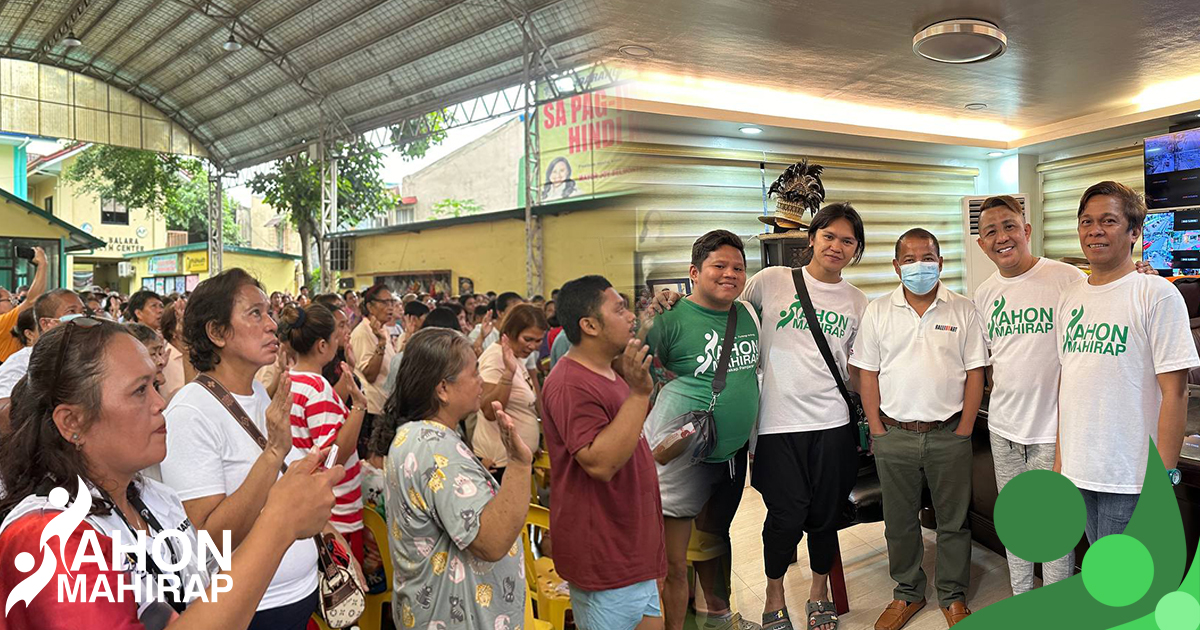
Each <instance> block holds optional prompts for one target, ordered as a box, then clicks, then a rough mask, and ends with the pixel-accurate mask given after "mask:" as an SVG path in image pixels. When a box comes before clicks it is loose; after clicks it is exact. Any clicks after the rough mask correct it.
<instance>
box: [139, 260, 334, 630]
mask: <svg viewBox="0 0 1200 630" xmlns="http://www.w3.org/2000/svg"><path fill="white" fill-rule="evenodd" d="M276 328H277V327H276V324H275V320H273V319H271V316H270V313H269V303H268V301H267V294H266V293H263V290H262V286H261V285H260V284H259V283H258V281H257V280H255V279H254V277H252V276H251V275H250V274H248V273H246V272H245V271H244V270H242V269H236V268H235V269H230V270H227V271H224V272H222V273H220V274H218V275H216V276H214V277H212V278H209V279H208V280H205V281H204V282H201V283H200V284H199V286H197V287H196V290H195V292H194V293H193V294H192V297H191V299H190V300H189V301H188V306H187V311H186V312H185V314H184V319H183V336H184V340H185V341H186V343H187V347H188V352H189V354H190V356H191V360H192V365H193V366H194V367H195V368H196V369H197V370H198V371H199V372H200V373H199V374H198V375H197V376H196V379H195V380H193V381H192V382H190V383H188V384H187V385H184V386H183V388H182V389H180V390H179V392H178V393H176V394H175V397H174V398H172V399H171V404H170V406H169V407H167V410H166V418H167V426H168V427H169V428H170V431H168V432H167V447H168V448H167V458H166V460H164V461H163V463H162V476H163V481H164V482H165V483H166V484H167V485H168V486H170V487H171V488H173V489H174V490H175V491H176V492H178V493H179V498H180V499H182V500H183V505H184V508H186V509H187V515H188V517H189V518H190V519H191V521H192V523H193V524H194V525H195V526H196V527H197V528H198V529H203V530H206V531H208V532H210V533H215V534H219V533H220V532H222V531H224V530H229V531H230V532H231V536H232V539H233V544H234V546H235V547H237V546H239V545H241V544H242V542H243V541H244V540H245V538H246V535H247V533H248V532H249V530H250V528H251V527H252V526H253V525H254V523H255V521H256V518H257V516H258V514H259V513H260V511H261V510H262V506H263V504H264V503H265V502H266V500H267V495H268V493H269V492H270V490H271V486H272V485H274V484H275V482H276V480H277V479H278V478H279V469H280V466H282V465H283V464H285V463H287V464H291V463H292V462H294V461H297V460H299V459H302V458H303V457H304V453H303V452H302V451H300V450H298V449H295V448H293V446H292V431H291V383H290V381H289V379H288V377H287V376H286V375H284V376H283V378H282V379H281V382H280V384H279V386H278V387H277V388H276V390H275V395H274V397H272V396H269V395H268V394H267V390H266V388H265V387H263V385H262V384H261V383H259V382H257V381H256V380H255V379H254V374H255V373H256V372H257V371H258V370H259V368H261V367H263V366H266V365H270V364H272V363H274V362H275V359H276V356H277V355H278V354H279V351H280V344H279V339H277V338H276V336H275V332H276ZM343 474H344V473H343ZM325 531H327V532H328V533H330V534H331V535H333V534H334V532H333V529H332V528H331V527H328V526H327V527H326V530H325ZM317 603H318V601H317V546H316V545H315V544H314V543H313V541H311V540H300V541H296V542H295V544H293V545H292V546H291V548H290V549H289V550H288V552H287V555H285V556H284V560H283V562H282V563H281V564H280V565H279V569H278V570H277V571H276V572H275V577H274V579H273V580H272V581H271V586H270V588H268V589H267V593H266V595H265V596H264V597H263V599H262V601H261V602H260V603H259V605H258V613H257V614H256V615H255V617H254V621H253V622H252V623H251V625H250V628H252V629H254V630H267V629H270V630H302V629H303V628H304V627H305V626H306V625H307V623H308V618H309V616H311V615H312V613H313V611H315V610H316V608H317Z"/></svg>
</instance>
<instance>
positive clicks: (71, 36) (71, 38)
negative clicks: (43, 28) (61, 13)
mask: <svg viewBox="0 0 1200 630" xmlns="http://www.w3.org/2000/svg"><path fill="white" fill-rule="evenodd" d="M62 45H63V46H66V47H67V48H78V47H80V46H82V45H83V42H81V41H79V38H78V37H75V31H70V32H69V33H67V36H66V37H64V38H63V40H62Z"/></svg>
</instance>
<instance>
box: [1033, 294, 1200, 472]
mask: <svg viewBox="0 0 1200 630" xmlns="http://www.w3.org/2000/svg"><path fill="white" fill-rule="evenodd" d="M1054 328H1055V330H1056V331H1057V337H1058V352H1059V357H1060V359H1061V361H1062V385H1061V386H1060V388H1059V431H1060V437H1061V440H1062V441H1061V449H1062V473H1063V475H1065V476H1066V477H1067V478H1068V479H1070V480H1071V481H1072V482H1074V483H1075V485H1076V486H1078V487H1080V488H1083V489H1085V490H1093V491H1096V492H1111V493H1116V494H1138V493H1140V492H1141V491H1142V481H1143V479H1144V478H1145V476H1146V456H1147V453H1148V449H1149V448H1150V445H1149V440H1148V438H1151V437H1152V438H1154V439H1155V440H1157V439H1158V412H1159V408H1160V406H1161V404H1162V391H1161V390H1160V389H1159V387H1158V380H1157V375H1158V374H1165V373H1167V372H1174V371H1177V370H1185V369H1190V368H1194V367H1196V366H1200V357H1198V356H1197V354H1196V346H1195V344H1194V342H1193V341H1192V335H1191V329H1190V326H1189V323H1188V314H1187V305H1186V304H1185V303H1184V301H1183V295H1182V294H1181V293H1180V292H1179V290H1178V289H1176V288H1175V287H1174V286H1173V285H1172V284H1171V283H1170V282H1168V281H1167V280H1166V279H1164V278H1160V277H1159V276H1153V275H1147V274H1141V273H1137V272H1130V273H1128V274H1126V275H1125V276H1124V277H1122V278H1121V279H1119V280H1116V281H1114V282H1110V283H1108V284H1104V285H1100V286H1093V285H1091V284H1088V282H1087V281H1082V282H1079V283H1076V284H1073V285H1071V286H1070V287H1068V288H1067V290H1066V291H1064V292H1063V295H1062V299H1061V300H1060V301H1059V303H1058V308H1057V310H1056V311H1055V315H1054Z"/></svg>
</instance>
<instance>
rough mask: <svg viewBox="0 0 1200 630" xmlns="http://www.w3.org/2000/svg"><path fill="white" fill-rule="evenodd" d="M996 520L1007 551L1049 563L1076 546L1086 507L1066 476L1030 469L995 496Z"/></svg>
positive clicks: (1081, 529)
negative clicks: (997, 496)
mask: <svg viewBox="0 0 1200 630" xmlns="http://www.w3.org/2000/svg"><path fill="white" fill-rule="evenodd" d="M995 521H996V533H997V534H999V535H1000V541H1001V542H1003V543H1004V546H1005V547H1006V548H1007V549H1008V550H1009V551H1010V552H1012V553H1013V554H1016V556H1017V557H1018V558H1021V559H1023V560H1027V561H1029V562H1049V561H1051V560H1057V559H1059V558H1061V557H1063V556H1065V555H1067V554H1068V553H1070V552H1071V550H1072V549H1074V548H1075V545H1076V543H1078V542H1079V539H1080V537H1082V536H1083V526H1084V523H1085V522H1086V521H1087V510H1086V509H1085V508H1084V506H1083V495H1082V494H1080V493H1079V489H1078V488H1076V487H1075V484H1073V483H1071V481H1070V480H1069V479H1067V478H1066V477H1064V476H1062V475H1060V474H1058V473H1056V472H1053V471H1050V470H1029V471H1026V472H1023V473H1021V474H1019V475H1017V476H1016V477H1013V479H1012V480H1011V481H1009V482H1008V483H1007V484H1005V486H1004V490H1002V491H1001V492H1000V496H999V498H997V499H996V509H995Z"/></svg>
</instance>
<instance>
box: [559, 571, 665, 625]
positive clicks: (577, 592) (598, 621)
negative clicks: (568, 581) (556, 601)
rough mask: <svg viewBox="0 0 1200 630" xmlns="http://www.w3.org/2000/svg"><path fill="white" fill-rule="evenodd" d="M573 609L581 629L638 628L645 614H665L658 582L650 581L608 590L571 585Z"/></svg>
mask: <svg viewBox="0 0 1200 630" xmlns="http://www.w3.org/2000/svg"><path fill="white" fill-rule="evenodd" d="M571 610H572V612H573V613H574V614H575V626H576V627H577V628H578V629H579V630H634V628H636V627H637V625H638V624H639V623H641V622H642V617H661V616H662V608H661V607H660V606H659V602H658V582H656V581H655V580H646V581H645V582H638V583H637V584H630V585H629V586H622V587H621V588H614V589H609V590H607V591H585V590H583V589H581V588H579V587H577V586H574V585H572V586H571Z"/></svg>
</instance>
